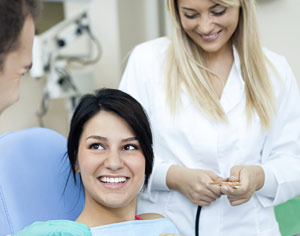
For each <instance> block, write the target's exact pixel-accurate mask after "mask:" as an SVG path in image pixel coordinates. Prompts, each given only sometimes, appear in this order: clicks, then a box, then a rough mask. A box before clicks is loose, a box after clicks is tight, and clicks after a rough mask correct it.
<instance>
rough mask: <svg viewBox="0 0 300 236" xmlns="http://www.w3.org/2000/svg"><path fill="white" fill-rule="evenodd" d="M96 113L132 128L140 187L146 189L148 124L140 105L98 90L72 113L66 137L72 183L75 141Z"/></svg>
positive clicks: (150, 153) (118, 94) (150, 154)
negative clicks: (140, 164) (141, 169)
mask: <svg viewBox="0 0 300 236" xmlns="http://www.w3.org/2000/svg"><path fill="white" fill-rule="evenodd" d="M100 111H108V112H113V113H115V114H117V115H118V116H119V117H121V118H122V119H123V120H124V121H126V123H127V124H128V125H129V126H130V128H131V129H132V131H133V133H134V135H135V136H136V138H137V140H138V141H139V144H140V146H141V149H142V152H143V154H144V156H145V160H146V167H145V181H144V186H145V187H147V185H148V181H149V177H150V175H151V172H152V167H153V157H154V154H153V149H152V143H153V142H152V132H151V128H150V124H149V121H148V118H147V115H146V113H145V111H144V109H143V107H142V106H141V104H140V103H139V102H138V101H137V100H135V99H134V98H133V97H131V96H130V95H129V94H127V93H124V92H122V91H120V90H117V89H100V90H97V91H96V92H95V94H87V95H85V96H83V97H82V98H81V100H80V101H79V104H78V106H77V107H76V109H75V111H74V114H73V117H72V120H71V125H70V131H69V136H68V155H69V160H70V164H71V169H72V172H73V177H74V180H75V181H76V164H77V154H78V147H79V140H80V136H81V134H82V131H83V128H84V125H85V123H86V122H87V121H89V120H90V119H91V118H92V117H93V116H95V115H96V114H97V113H99V112H100Z"/></svg>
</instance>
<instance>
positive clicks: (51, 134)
mask: <svg viewBox="0 0 300 236" xmlns="http://www.w3.org/2000/svg"><path fill="white" fill-rule="evenodd" d="M65 154H66V138H65V137H63V136H62V135H60V134H58V133H56V132H55V131H52V130H49V129H45V128H31V129H26V130H21V131H16V132H11V133H7V134H4V135H2V136H0V235H1V236H2V235H8V234H15V233H17V232H18V231H19V230H21V229H23V228H24V227H25V226H27V225H30V224H32V223H33V222H35V221H46V220H53V219H56V220H57V219H68V220H74V219H76V218H77V217H78V215H79V214H80V212H81V211H82V209H83V205H84V194H83V190H82V189H81V184H80V179H79V178H77V184H76V185H75V183H74V181H73V176H72V175H70V178H69V181H68V182H67V179H68V176H69V171H70V168H69V162H68V158H67V155H65ZM77 177H78V176H77ZM66 183H67V185H66Z"/></svg>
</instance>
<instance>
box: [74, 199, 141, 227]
mask: <svg viewBox="0 0 300 236" xmlns="http://www.w3.org/2000/svg"><path fill="white" fill-rule="evenodd" d="M135 214H136V199H135V200H134V201H132V202H130V203H129V204H127V205H126V206H122V207H118V208H111V207H107V206H103V205H101V204H99V203H97V202H93V201H89V200H86V203H85V206H84V209H83V211H82V212H81V214H80V216H79V217H78V218H77V220H76V221H77V222H80V223H83V224H85V225H87V226H89V227H97V226H101V225H108V224H114V223H119V222H124V221H130V220H134V219H135Z"/></svg>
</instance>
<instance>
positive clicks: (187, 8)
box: [181, 3, 220, 11]
mask: <svg viewBox="0 0 300 236" xmlns="http://www.w3.org/2000/svg"><path fill="white" fill-rule="evenodd" d="M218 6H220V4H218V3H217V4H215V5H212V6H211V7H209V10H212V9H214V8H216V7H218ZM181 9H183V10H187V11H196V10H195V9H193V8H189V7H181Z"/></svg>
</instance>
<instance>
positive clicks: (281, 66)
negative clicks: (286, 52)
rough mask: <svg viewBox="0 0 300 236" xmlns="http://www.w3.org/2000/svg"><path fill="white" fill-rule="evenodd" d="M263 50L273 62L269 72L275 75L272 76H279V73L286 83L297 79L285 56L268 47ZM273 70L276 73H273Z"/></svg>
mask: <svg viewBox="0 0 300 236" xmlns="http://www.w3.org/2000/svg"><path fill="white" fill-rule="evenodd" d="M263 52H264V54H265V56H266V57H267V58H268V60H269V62H271V68H269V72H270V73H271V74H272V75H273V76H271V78H272V77H278V75H279V77H280V80H281V81H285V83H290V82H291V81H292V80H294V79H295V78H294V74H293V72H292V69H291V67H290V65H289V63H288V61H287V60H286V58H285V56H282V55H280V54H278V53H275V52H274V51H271V50H269V49H266V48H263ZM273 71H275V73H272V72H273ZM275 81H277V80H275Z"/></svg>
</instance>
